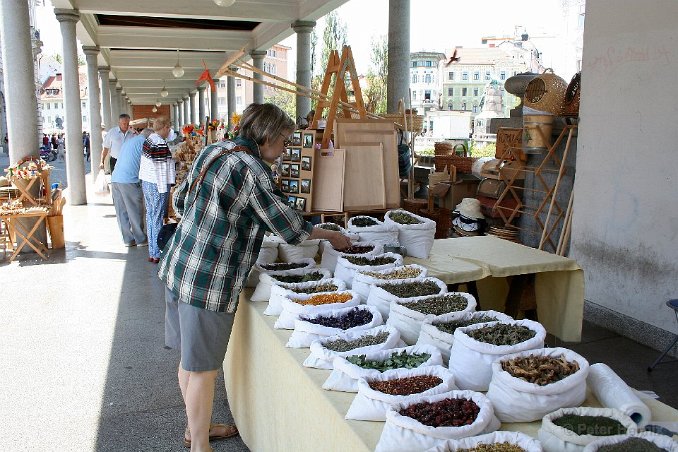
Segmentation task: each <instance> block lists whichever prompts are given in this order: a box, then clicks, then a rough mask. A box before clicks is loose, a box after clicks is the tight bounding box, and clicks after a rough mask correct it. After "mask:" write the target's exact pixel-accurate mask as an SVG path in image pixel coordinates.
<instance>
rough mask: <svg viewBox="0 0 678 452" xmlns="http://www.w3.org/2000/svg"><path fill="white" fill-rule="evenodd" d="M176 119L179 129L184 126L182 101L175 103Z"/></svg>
mask: <svg viewBox="0 0 678 452" xmlns="http://www.w3.org/2000/svg"><path fill="white" fill-rule="evenodd" d="M177 109H178V112H177V118H179V129H180V128H182V127H183V126H184V124H186V121H184V101H183V100H181V99H179V100H178V101H177Z"/></svg>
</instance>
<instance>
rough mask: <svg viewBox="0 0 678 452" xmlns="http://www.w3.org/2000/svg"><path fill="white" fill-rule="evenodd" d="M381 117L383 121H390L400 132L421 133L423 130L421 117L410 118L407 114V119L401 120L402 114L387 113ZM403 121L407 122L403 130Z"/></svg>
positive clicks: (422, 118) (422, 117)
mask: <svg viewBox="0 0 678 452" xmlns="http://www.w3.org/2000/svg"><path fill="white" fill-rule="evenodd" d="M382 116H383V117H384V119H390V120H392V121H393V123H394V124H395V126H396V127H397V128H399V129H400V130H404V131H405V132H416V133H421V131H422V130H423V129H424V116H423V115H411V116H410V115H409V114H407V117H406V118H403V113H388V114H385V115H382ZM405 120H407V128H405V126H404V122H405ZM410 122H411V124H410Z"/></svg>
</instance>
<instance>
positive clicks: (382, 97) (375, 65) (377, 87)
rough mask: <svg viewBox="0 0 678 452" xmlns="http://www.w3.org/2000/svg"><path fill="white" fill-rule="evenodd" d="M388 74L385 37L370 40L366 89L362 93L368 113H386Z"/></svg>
mask: <svg viewBox="0 0 678 452" xmlns="http://www.w3.org/2000/svg"><path fill="white" fill-rule="evenodd" d="M387 73H388V43H387V42H386V36H383V35H382V36H379V37H378V38H376V39H372V55H371V58H370V68H369V70H368V71H367V89H366V90H365V92H364V93H363V97H364V98H365V107H366V108H367V110H368V111H371V112H374V113H377V114H384V113H386V86H387V85H386V76H387Z"/></svg>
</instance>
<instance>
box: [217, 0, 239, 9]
mask: <svg viewBox="0 0 678 452" xmlns="http://www.w3.org/2000/svg"><path fill="white" fill-rule="evenodd" d="M214 3H215V4H216V5H217V6H221V7H222V8H226V7H229V6H231V5H232V4H233V3H235V0H214Z"/></svg>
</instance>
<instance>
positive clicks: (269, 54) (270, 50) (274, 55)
mask: <svg viewBox="0 0 678 452" xmlns="http://www.w3.org/2000/svg"><path fill="white" fill-rule="evenodd" d="M266 55H268V56H270V57H273V58H275V57H276V52H275V50H274V49H269V50H268V51H267V52H266Z"/></svg>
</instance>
